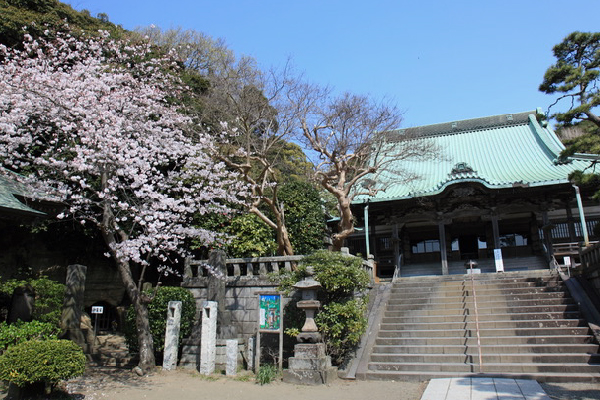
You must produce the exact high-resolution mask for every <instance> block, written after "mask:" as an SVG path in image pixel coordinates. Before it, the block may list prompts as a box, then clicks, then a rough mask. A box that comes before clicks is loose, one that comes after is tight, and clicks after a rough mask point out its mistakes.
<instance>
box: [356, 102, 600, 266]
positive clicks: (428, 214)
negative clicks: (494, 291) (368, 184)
mask: <svg viewBox="0 0 600 400" xmlns="http://www.w3.org/2000/svg"><path fill="white" fill-rule="evenodd" d="M398 133H399V134H402V133H410V134H411V135H412V136H411V137H415V139H412V140H429V141H431V142H432V143H433V144H434V145H435V146H436V149H437V156H436V157H435V159H428V160H399V161H397V162H398V163H402V164H401V165H399V167H401V168H402V169H404V170H405V171H409V172H411V173H413V174H414V175H415V176H417V179H414V180H410V181H406V180H402V179H397V178H392V177H391V175H389V174H388V175H387V176H388V177H387V178H386V175H385V174H382V175H381V176H379V177H378V178H377V181H376V182H375V185H376V186H377V187H379V188H382V190H379V191H377V192H376V194H374V195H372V196H361V197H356V198H355V201H354V203H353V211H354V214H355V215H356V216H357V226H359V227H361V226H362V227H363V228H362V229H357V231H356V232H355V234H354V235H353V236H352V237H350V238H349V239H348V241H347V244H348V247H350V250H351V252H352V253H354V254H357V253H361V254H372V255H373V256H374V257H375V261H377V264H378V275H379V276H382V277H385V276H391V275H393V274H395V275H396V276H413V275H444V274H457V273H464V271H465V261H467V260H473V261H474V262H476V263H477V266H478V267H479V268H480V269H481V270H482V272H491V271H495V270H496V269H497V268H505V270H511V269H513V270H515V269H528V268H531V269H534V268H540V267H546V268H547V267H548V266H549V265H550V263H551V262H553V260H556V261H557V262H559V263H569V262H570V261H571V260H570V259H566V260H565V259H564V258H560V259H558V258H559V256H561V255H563V254H562V253H559V252H558V251H557V250H556V249H564V248H565V245H566V244H569V245H570V244H576V243H581V242H583V241H584V240H594V239H595V234H594V227H595V225H596V224H597V222H598V221H599V220H600V207H598V206H597V205H596V202H593V201H591V200H590V196H591V194H593V192H594V190H593V189H592V188H585V187H582V188H577V187H575V186H573V185H572V183H571V182H570V181H569V179H568V177H569V174H570V173H571V172H573V171H575V170H584V169H586V168H588V167H590V165H591V163H592V161H593V160H594V157H592V156H589V155H576V156H575V157H573V158H570V159H569V160H568V161H562V160H560V159H559V156H560V153H561V151H562V150H563V149H564V146H563V144H562V143H561V141H560V140H559V139H558V137H557V136H556V134H555V133H554V132H553V131H552V129H551V128H550V127H549V126H548V125H547V123H545V121H543V118H541V111H540V110H539V109H538V110H537V111H531V112H523V113H518V114H504V115H496V116H491V117H484V118H476V119H470V120H464V121H456V122H449V123H441V124H435V125H428V126H421V127H415V128H408V129H405V130H401V131H399V132H398ZM579 192H580V193H581V195H580V196H578V195H577V193H579ZM578 197H579V198H580V199H581V200H580V201H579V204H580V206H578ZM582 217H583V220H584V221H585V223H584V224H583V225H582V223H581V221H582ZM567 247H568V246H567Z"/></svg>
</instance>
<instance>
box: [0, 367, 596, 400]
mask: <svg viewBox="0 0 600 400" xmlns="http://www.w3.org/2000/svg"><path fill="white" fill-rule="evenodd" d="M426 387H427V382H388V381H344V380H337V381H335V382H333V383H332V384H330V385H324V386H298V385H291V384H286V383H283V382H281V381H276V382H273V383H271V384H268V385H264V386H261V385H258V384H256V383H255V381H254V376H253V375H249V374H244V373H241V374H240V375H238V376H237V377H225V376H222V375H213V376H209V377H205V376H202V375H199V374H198V373H196V372H195V371H188V370H177V371H171V372H167V371H160V370H158V371H157V372H155V373H153V374H150V375H146V376H143V377H139V376H137V375H135V374H133V373H132V372H131V371H129V370H123V369H115V368H93V369H90V370H88V372H87V373H86V374H85V375H84V376H82V377H80V378H77V379H73V380H70V381H69V382H67V383H66V385H65V386H64V389H65V391H67V392H68V393H69V394H70V395H71V396H70V397H71V399H72V400H100V399H103V400H164V399H176V400H204V399H206V400H209V399H210V400H229V399H231V400H234V399H235V400H239V399H240V398H243V399H244V400H305V399H313V400H338V399H339V400H365V399H367V400H368V399H382V400H391V399H395V400H420V398H421V395H422V394H423V391H424V390H425V388H426ZM542 387H543V388H544V390H545V391H546V393H547V394H548V395H549V396H550V398H551V399H557V400H558V399H560V400H599V399H600V384H585V383H542ZM5 396H6V393H5V392H3V391H1V390H0V399H4V398H5ZM61 400H66V397H62V398H61Z"/></svg>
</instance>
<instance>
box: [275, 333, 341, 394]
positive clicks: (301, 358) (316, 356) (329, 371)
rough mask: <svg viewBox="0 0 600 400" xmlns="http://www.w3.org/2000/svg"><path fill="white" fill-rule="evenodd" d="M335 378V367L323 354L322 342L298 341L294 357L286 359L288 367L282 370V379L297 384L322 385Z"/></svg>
mask: <svg viewBox="0 0 600 400" xmlns="http://www.w3.org/2000/svg"><path fill="white" fill-rule="evenodd" d="M336 378H337V368H335V367H332V366H331V358H330V357H329V356H328V355H326V354H325V344H323V343H298V344H297V345H296V346H294V357H290V358H289V359H288V369H286V370H284V371H283V381H284V382H286V383H294V384H298V385H322V384H327V383H330V382H332V381H333V380H334V379H336Z"/></svg>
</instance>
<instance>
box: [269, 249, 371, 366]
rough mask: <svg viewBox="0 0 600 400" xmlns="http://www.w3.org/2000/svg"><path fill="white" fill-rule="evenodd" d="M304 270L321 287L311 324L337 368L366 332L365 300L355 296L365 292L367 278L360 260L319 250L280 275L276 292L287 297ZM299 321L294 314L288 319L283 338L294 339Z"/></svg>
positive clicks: (297, 314) (298, 330)
mask: <svg viewBox="0 0 600 400" xmlns="http://www.w3.org/2000/svg"><path fill="white" fill-rule="evenodd" d="M308 266H311V267H313V269H314V279H315V280H317V281H318V282H319V283H320V284H321V285H322V287H323V293H322V295H321V296H320V298H321V299H322V301H321V309H320V311H319V312H318V313H317V316H316V318H315V322H316V323H317V326H318V327H319V331H320V332H321V333H322V334H323V337H324V341H325V343H326V344H327V351H328V353H329V355H331V356H332V360H333V361H334V362H335V363H337V364H339V363H342V362H343V361H344V359H345V358H346V357H347V355H348V353H349V352H350V351H351V350H352V349H353V348H354V346H356V345H357V344H358V342H359V341H360V338H361V336H362V335H363V334H364V333H365V331H366V328H367V319H366V315H365V314H366V298H365V297H356V296H357V295H358V296H360V295H361V294H362V293H361V292H364V291H365V290H366V289H367V287H368V285H369V276H368V274H367V273H366V272H365V271H364V270H363V269H362V260H361V259H360V258H358V257H353V256H346V255H343V254H341V253H338V252H330V251H327V250H319V251H316V252H314V253H313V254H311V255H308V256H306V257H304V258H303V259H302V261H301V262H300V265H299V266H298V268H297V269H296V270H295V271H292V272H286V273H283V274H282V275H280V276H279V277H278V281H279V290H281V291H282V292H284V293H286V294H289V293H290V292H291V291H292V289H293V287H292V286H293V285H294V284H295V283H296V282H299V281H300V280H302V279H304V278H305V277H306V276H308V272H307V267H308ZM292 308H293V307H292ZM290 311H293V310H290ZM303 321H304V319H303V318H300V314H299V313H298V312H295V313H292V316H288V319H286V324H287V325H286V326H287V327H288V328H287V329H286V334H288V335H291V336H294V335H297V334H298V333H299V332H300V328H301V326H302V323H303Z"/></svg>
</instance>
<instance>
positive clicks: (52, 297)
mask: <svg viewBox="0 0 600 400" xmlns="http://www.w3.org/2000/svg"><path fill="white" fill-rule="evenodd" d="M27 285H29V286H31V287H32V288H33V290H34V292H35V305H34V308H33V315H32V318H33V319H34V320H37V321H42V322H49V323H51V324H52V325H54V326H56V327H59V326H60V318H61V314H62V306H63V301H64V297H65V285H63V284H62V283H59V282H56V281H53V280H50V279H48V278H46V277H41V278H37V279H28V280H15V279H11V280H8V281H5V282H0V292H3V293H6V294H7V295H9V296H12V293H13V291H14V290H15V289H16V288H17V287H21V286H27Z"/></svg>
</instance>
